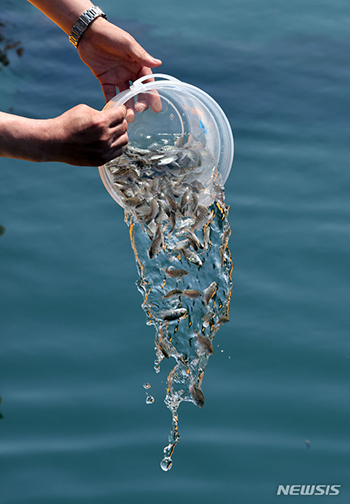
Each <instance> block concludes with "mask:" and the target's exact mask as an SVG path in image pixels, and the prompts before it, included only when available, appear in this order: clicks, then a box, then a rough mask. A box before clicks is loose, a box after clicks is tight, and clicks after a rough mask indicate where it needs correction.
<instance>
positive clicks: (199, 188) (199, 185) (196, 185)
mask: <svg viewBox="0 0 350 504" xmlns="http://www.w3.org/2000/svg"><path fill="white" fill-rule="evenodd" d="M191 186H192V189H193V190H194V191H196V193H197V194H199V193H201V192H203V191H205V187H204V185H203V184H202V183H201V182H199V180H194V181H193V182H191Z"/></svg>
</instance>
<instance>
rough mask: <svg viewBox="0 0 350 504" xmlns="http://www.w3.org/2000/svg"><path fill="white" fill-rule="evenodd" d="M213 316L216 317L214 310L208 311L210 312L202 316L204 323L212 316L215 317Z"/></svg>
mask: <svg viewBox="0 0 350 504" xmlns="http://www.w3.org/2000/svg"><path fill="white" fill-rule="evenodd" d="M213 317H214V312H212V311H208V313H206V314H205V315H204V316H203V317H202V320H203V322H204V323H208V322H209V320H210V319H211V318H213Z"/></svg>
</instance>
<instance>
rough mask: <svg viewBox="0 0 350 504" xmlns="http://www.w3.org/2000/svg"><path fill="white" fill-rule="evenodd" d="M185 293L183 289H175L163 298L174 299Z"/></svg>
mask: <svg viewBox="0 0 350 504" xmlns="http://www.w3.org/2000/svg"><path fill="white" fill-rule="evenodd" d="M182 294H183V291H182V290H181V289H173V290H171V291H169V292H168V293H167V294H165V296H163V299H172V298H174V297H178V296H181V295H182Z"/></svg>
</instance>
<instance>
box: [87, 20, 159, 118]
mask: <svg viewBox="0 0 350 504" xmlns="http://www.w3.org/2000/svg"><path fill="white" fill-rule="evenodd" d="M78 51H79V56H80V58H81V59H82V61H83V62H84V63H85V64H86V65H87V66H88V67H89V68H90V69H91V71H92V73H93V74H94V75H95V76H96V77H97V79H98V80H99V82H100V84H101V87H102V90H103V93H104V96H105V99H106V101H109V100H110V99H111V98H113V96H115V94H116V90H115V88H116V87H117V88H118V89H119V91H120V92H122V91H124V90H125V89H128V88H129V81H132V82H134V81H135V80H137V79H138V78H140V77H142V76H144V75H150V76H152V70H151V68H155V67H158V66H159V65H161V64H162V62H161V61H160V60H158V59H155V58H153V57H152V56H151V55H149V54H148V53H147V52H146V51H145V50H144V49H143V48H142V47H141V46H140V45H139V44H138V43H137V42H136V40H135V39H134V38H133V37H132V36H131V35H129V33H127V32H125V31H124V30H122V29H121V28H118V27H117V26H115V25H113V24H112V23H109V22H108V21H106V20H105V19H103V18H98V19H96V20H95V21H94V22H93V23H92V24H91V26H89V28H88V29H87V30H86V32H85V33H84V35H83V37H82V39H81V41H80V43H79V46H78ZM149 80H152V78H151V77H150V79H149ZM149 105H150V106H151V108H152V109H153V110H154V111H155V112H160V110H161V102H160V98H159V96H158V95H157V94H154V95H151V94H147V95H143V96H142V95H141V94H140V95H139V99H138V102H137V103H136V104H135V106H134V107H133V108H131V107H130V105H129V104H128V113H127V119H128V122H131V121H132V120H133V115H134V110H135V111H136V112H143V111H144V110H146V108H147V107H148V106H149ZM133 109H134V110H133Z"/></svg>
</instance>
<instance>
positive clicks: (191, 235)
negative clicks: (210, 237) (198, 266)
mask: <svg viewBox="0 0 350 504" xmlns="http://www.w3.org/2000/svg"><path fill="white" fill-rule="evenodd" d="M184 236H186V238H188V239H189V240H191V245H192V248H193V250H194V251H196V252H197V250H198V249H199V248H200V249H203V245H202V244H201V242H200V240H199V238H198V236H197V235H196V233H194V232H193V231H191V230H190V229H189V230H188V231H187V234H186V235H184Z"/></svg>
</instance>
